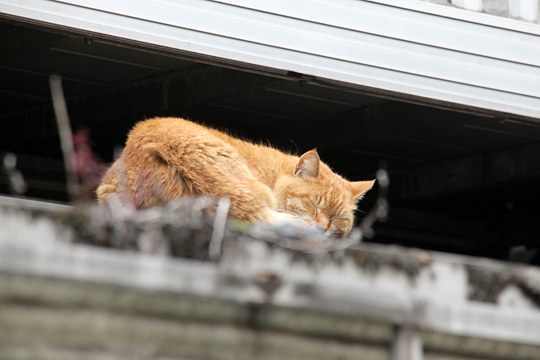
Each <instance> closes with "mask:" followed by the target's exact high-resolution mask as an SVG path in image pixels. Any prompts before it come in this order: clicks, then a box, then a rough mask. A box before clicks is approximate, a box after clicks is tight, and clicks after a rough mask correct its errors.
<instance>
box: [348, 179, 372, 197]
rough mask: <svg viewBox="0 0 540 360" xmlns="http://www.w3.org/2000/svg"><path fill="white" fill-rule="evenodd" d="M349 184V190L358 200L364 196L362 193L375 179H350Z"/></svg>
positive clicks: (366, 190)
mask: <svg viewBox="0 0 540 360" xmlns="http://www.w3.org/2000/svg"><path fill="white" fill-rule="evenodd" d="M350 184H351V191H352V193H353V197H354V198H355V199H356V200H360V199H361V198H363V197H364V194H365V193H367V192H368V191H369V190H371V188H372V187H373V185H374V184H375V180H368V181H352V182H350Z"/></svg>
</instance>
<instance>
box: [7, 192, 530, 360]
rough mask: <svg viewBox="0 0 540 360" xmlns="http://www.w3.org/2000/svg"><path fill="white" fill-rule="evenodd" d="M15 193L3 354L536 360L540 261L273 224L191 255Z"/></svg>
mask: <svg viewBox="0 0 540 360" xmlns="http://www.w3.org/2000/svg"><path fill="white" fill-rule="evenodd" d="M0 200H2V199H0ZM3 200H4V201H0V203H2V204H3V205H0V229H1V230H0V358H2V359H73V358H76V359H235V360H236V359H280V360H282V359H310V360H312V359H367V360H369V359H374V360H375V359H433V360H435V359H437V360H442V359H540V270H539V269H538V268H533V267H526V266H522V265H515V264H510V263H500V262H495V261H491V260H484V259H478V258H469V257H463V256H456V255H448V254H438V253H431V252H425V251H419V250H413V249H403V248H397V247H389V246H375V245H368V244H363V245H361V246H357V247H355V248H351V249H346V250H343V251H334V252H328V253H318V254H308V253H306V252H299V251H296V250H293V249H290V248H283V247H281V246H279V245H277V244H276V243H275V241H272V242H268V241H266V240H265V239H264V238H265V237H272V236H274V235H275V234H272V233H271V232H272V231H274V230H272V229H270V228H263V229H258V230H257V231H256V232H250V231H247V230H246V231H245V232H242V231H236V232H229V233H227V234H229V235H225V236H224V238H223V243H222V249H221V256H220V259H219V261H214V262H211V261H209V260H204V261H203V260H195V259H186V258H182V257H172V256H171V254H170V251H169V250H170V248H169V250H167V251H161V250H159V251H147V253H141V252H140V251H139V252H137V251H134V250H133V248H139V250H141V249H140V246H137V245H135V246H133V247H126V248H124V249H123V250H119V249H113V248H110V247H103V246H101V247H99V246H92V245H88V244H81V243H76V241H78V239H77V237H78V236H79V235H78V234H80V230H78V228H80V227H81V224H80V223H76V222H75V223H73V222H72V219H73V216H72V213H73V212H75V211H80V210H74V209H72V208H70V207H64V206H60V205H50V204H41V203H33V202H25V201H20V200H9V199H3ZM175 215H176V216H188V215H185V214H184V215H182V213H181V212H179V213H176V214H175ZM189 216H193V214H191V215H189ZM76 218H77V219H79V218H78V217H76ZM66 219H67V220H66ZM70 219H71V220H70ZM201 219H203V217H201ZM147 220H148V219H147ZM154 220H155V219H154ZM154 220H153V221H154ZM88 221H91V220H88V219H87V222H88ZM97 222H99V221H97ZM193 222H194V220H193V219H191V223H193ZM210 223H211V222H210ZM205 224H207V223H205ZM126 226H127V225H126ZM194 226H195V225H194ZM158 229H159V227H156V228H153V230H152V232H151V233H150V235H151V234H154V235H155V234H156V232H157V231H158ZM97 230H99V229H98V228H96V231H97ZM124 230H126V229H124ZM128 230H129V229H128ZM128 230H126V231H128ZM129 231H132V230H129ZM159 231H170V229H169V230H166V229H159ZM193 231H194V230H193V228H190V229H187V230H185V233H188V234H192V233H193ZM280 231H281V236H283V237H286V236H291V235H294V234H292V233H291V231H292V230H290V229H286V230H283V229H275V232H277V233H280ZM183 232H184V230H183V228H182V227H181V226H180V225H178V226H177V227H176V228H174V231H173V233H175V234H176V235H178V236H181V234H182V233H183ZM199 232H200V233H201V234H206V235H210V236H211V234H212V232H209V233H208V234H207V233H205V227H204V226H201V227H200V228H199ZM133 234H134V236H143V237H145V238H146V240H145V243H148V241H149V240H148V239H149V238H152V239H154V240H152V241H157V240H156V239H163V238H162V237H159V236H157V235H155V236H153V237H152V236H150V235H149V233H148V232H146V233H144V234H141V233H135V232H134V233H133ZM109 235H110V234H109ZM100 236H101V237H100ZM100 236H98V237H97V238H99V239H103V237H104V236H105V235H100ZM257 237H260V239H258V238H257ZM136 240H137V239H133V241H134V242H133V243H134V244H138V243H137V241H136ZM152 241H150V242H152ZM208 241H209V237H208V239H207V242H206V244H208ZM297 241H305V240H302V239H299V240H297ZM86 242H88V241H86ZM110 245H111V244H108V245H107V246H110ZM150 248H152V247H150ZM159 248H160V247H159V246H157V247H154V248H153V249H154V250H155V249H159ZM196 257H197V256H195V258H196Z"/></svg>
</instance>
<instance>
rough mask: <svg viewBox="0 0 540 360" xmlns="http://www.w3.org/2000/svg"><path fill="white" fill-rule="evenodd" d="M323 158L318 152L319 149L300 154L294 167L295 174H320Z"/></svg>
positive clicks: (309, 175)
mask: <svg viewBox="0 0 540 360" xmlns="http://www.w3.org/2000/svg"><path fill="white" fill-rule="evenodd" d="M320 163H321V159H320V158H319V154H317V149H313V150H310V151H308V152H306V153H305V154H303V155H302V156H300V159H299V160H298V163H297V164H296V166H295V167H294V175H296V176H301V177H303V178H314V177H317V176H319V165H320Z"/></svg>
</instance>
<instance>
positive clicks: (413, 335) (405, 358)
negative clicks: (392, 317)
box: [392, 326, 424, 360]
mask: <svg viewBox="0 0 540 360" xmlns="http://www.w3.org/2000/svg"><path fill="white" fill-rule="evenodd" d="M423 357H424V354H423V346H422V337H421V336H420V333H419V331H418V330H417V329H414V328H411V327H404V326H399V327H396V329H395V331H394V341H393V344H392V360H422V359H423Z"/></svg>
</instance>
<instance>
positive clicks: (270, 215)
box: [265, 210, 308, 226]
mask: <svg viewBox="0 0 540 360" xmlns="http://www.w3.org/2000/svg"><path fill="white" fill-rule="evenodd" d="M265 222H266V223H269V224H273V225H280V224H289V225H296V226H307V225H308V223H307V222H306V221H305V220H304V219H303V218H302V217H300V216H298V215H294V214H291V213H288V212H283V211H277V210H268V212H267V216H266V221H265Z"/></svg>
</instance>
